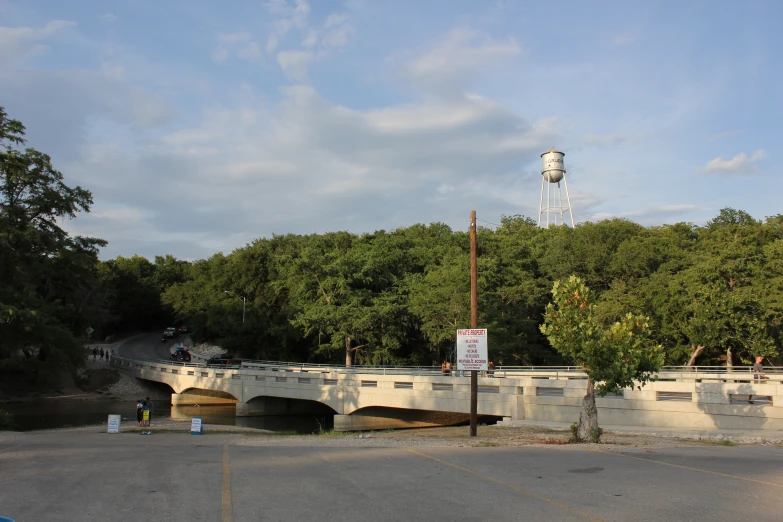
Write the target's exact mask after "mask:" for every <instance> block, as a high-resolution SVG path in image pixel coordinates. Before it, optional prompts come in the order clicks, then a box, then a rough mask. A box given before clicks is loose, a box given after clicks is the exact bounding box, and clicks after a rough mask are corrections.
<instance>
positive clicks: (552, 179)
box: [538, 147, 574, 227]
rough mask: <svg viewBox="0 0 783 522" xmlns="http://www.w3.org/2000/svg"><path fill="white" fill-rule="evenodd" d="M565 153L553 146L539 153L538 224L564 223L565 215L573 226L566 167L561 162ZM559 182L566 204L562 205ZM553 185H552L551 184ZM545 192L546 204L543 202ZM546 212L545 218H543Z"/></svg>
mask: <svg viewBox="0 0 783 522" xmlns="http://www.w3.org/2000/svg"><path fill="white" fill-rule="evenodd" d="M564 156H565V154H563V153H562V152H558V151H556V150H555V149H554V147H553V148H551V149H549V150H548V151H546V152H545V153H543V154H542V155H541V203H539V205H538V226H545V227H548V226H549V225H565V224H566V220H565V219H566V218H565V215H566V213H568V217H569V218H570V220H571V226H572V227H573V226H574V214H573V213H572V212H571V196H569V195H568V183H567V182H566V169H565V163H563V157H564ZM560 182H562V183H563V186H565V193H566V204H565V205H563V192H562V189H561V187H560ZM553 185H554V186H553ZM544 193H546V204H545V202H544ZM544 214H546V218H544Z"/></svg>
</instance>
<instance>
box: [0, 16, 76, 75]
mask: <svg viewBox="0 0 783 522" xmlns="http://www.w3.org/2000/svg"><path fill="white" fill-rule="evenodd" d="M75 26H76V22H70V21H67V20H53V21H51V22H49V23H47V24H46V25H45V26H43V27H40V28H33V27H2V26H0V64H6V65H10V64H11V63H13V62H21V61H24V60H25V59H26V58H28V57H30V56H32V55H34V54H38V53H40V52H43V51H45V50H46V49H47V46H46V45H44V44H42V43H41V42H43V41H45V40H47V39H48V38H49V37H51V36H53V35H54V34H55V33H58V32H61V31H63V30H65V29H67V28H70V27H75Z"/></svg>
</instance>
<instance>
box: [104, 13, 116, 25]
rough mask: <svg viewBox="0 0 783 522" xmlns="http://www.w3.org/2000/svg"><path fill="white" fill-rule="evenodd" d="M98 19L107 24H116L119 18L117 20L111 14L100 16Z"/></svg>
mask: <svg viewBox="0 0 783 522" xmlns="http://www.w3.org/2000/svg"><path fill="white" fill-rule="evenodd" d="M99 18H100V19H101V20H103V21H104V22H107V23H111V22H116V21H117V20H119V18H117V15H114V14H111V13H105V14H102V15H100V17H99Z"/></svg>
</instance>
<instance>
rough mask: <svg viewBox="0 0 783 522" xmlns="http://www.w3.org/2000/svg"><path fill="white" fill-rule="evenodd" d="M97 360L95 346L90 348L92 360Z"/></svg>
mask: <svg viewBox="0 0 783 522" xmlns="http://www.w3.org/2000/svg"><path fill="white" fill-rule="evenodd" d="M97 358H98V348H96V347H95V346H93V347H92V360H93V361H94V360H96V359H97Z"/></svg>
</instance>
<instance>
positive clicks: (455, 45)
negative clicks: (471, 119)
mask: <svg viewBox="0 0 783 522" xmlns="http://www.w3.org/2000/svg"><path fill="white" fill-rule="evenodd" d="M521 53H522V49H521V47H520V46H519V44H517V42H516V41H515V40H514V39H513V38H509V39H507V40H494V39H491V38H486V37H485V38H481V37H480V35H479V33H477V32H475V31H473V30H470V29H467V28H464V27H459V28H456V29H454V30H452V31H451V32H450V33H449V34H448V35H447V36H446V38H445V39H444V40H443V41H442V42H441V43H439V44H438V45H436V46H435V48H434V49H432V50H430V51H429V52H427V53H425V54H424V55H422V56H420V57H418V58H416V59H414V60H412V61H411V62H410V63H408V64H407V66H406V67H405V71H404V72H405V75H406V76H407V77H408V78H409V79H410V80H411V81H412V82H413V83H415V84H418V85H420V86H425V87H429V88H432V87H435V88H438V89H442V88H444V87H450V86H453V85H454V84H460V85H461V84H463V83H465V82H466V81H468V80H469V79H470V78H471V77H472V76H474V74H475V73H476V72H477V71H478V70H480V69H483V68H486V67H490V66H493V65H497V64H498V63H501V62H503V61H505V60H507V59H509V58H513V57H516V56H518V55H520V54H521Z"/></svg>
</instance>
